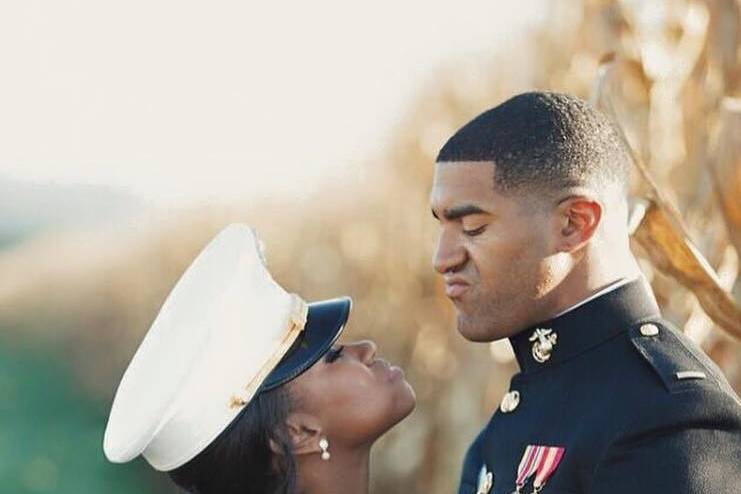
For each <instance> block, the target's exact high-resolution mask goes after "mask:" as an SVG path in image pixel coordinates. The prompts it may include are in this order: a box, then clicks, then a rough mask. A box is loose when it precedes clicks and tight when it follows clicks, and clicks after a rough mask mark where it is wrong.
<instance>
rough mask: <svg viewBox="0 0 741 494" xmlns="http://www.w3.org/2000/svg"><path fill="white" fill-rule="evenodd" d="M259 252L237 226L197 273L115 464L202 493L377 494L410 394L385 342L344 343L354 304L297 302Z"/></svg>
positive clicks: (162, 323) (126, 421) (175, 305)
mask: <svg viewBox="0 0 741 494" xmlns="http://www.w3.org/2000/svg"><path fill="white" fill-rule="evenodd" d="M259 245H260V244H259V240H258V239H257V238H256V237H255V235H254V233H253V232H252V230H251V229H249V228H248V227H246V226H244V225H231V226H229V227H227V228H226V229H225V230H224V231H222V232H221V233H220V234H219V235H218V236H217V237H216V238H215V239H214V240H213V241H212V242H211V243H210V244H209V245H208V246H207V247H206V248H205V249H204V251H203V252H202V253H201V254H200V255H199V256H198V257H197V258H196V260H195V261H194V262H193V264H192V265H191V266H190V267H189V268H188V270H187V271H186V272H185V274H184V275H183V277H182V278H181V279H180V281H179V282H178V284H177V285H176V286H175V288H174V289H173V291H172V293H171V294H170V296H169V297H168V299H167V301H166V302H165V304H164V305H163V307H162V309H161V311H160V313H159V314H158V316H157V318H156V319H155V322H154V323H153V324H152V327H151V328H150V330H149V332H148V333H147V336H146V337H145V338H144V341H143V342H142V344H141V346H140V347H139V349H138V350H137V353H136V355H135V356H134V358H133V359H132V361H131V363H130V364H129V368H128V369H127V370H126V373H125V374H124V377H123V378H122V380H121V384H120V385H119V389H118V391H117V393H116V398H115V399H114V403H113V406H112V409H111V415H110V418H109V422H108V427H107V429H106V437H105V441H104V450H105V453H106V456H107V457H108V458H109V459H110V460H111V461H114V462H124V461H128V460H130V459H132V458H134V457H136V456H138V455H139V454H141V455H143V456H144V457H145V458H146V459H147V460H148V461H149V463H150V464H151V465H152V466H153V467H154V468H156V469H158V470H162V471H167V472H168V473H169V475H170V477H171V478H172V479H173V480H174V482H175V483H176V484H178V485H179V486H181V487H182V488H184V489H185V490H186V491H188V492H192V493H199V494H210V493H220V494H231V493H235V494H236V493H240V494H242V493H255V494H268V493H269V494H274V493H275V494H277V493H281V494H292V493H302V494H327V493H333V492H342V493H349V494H352V493H356V492H357V493H365V492H367V491H368V478H369V469H370V464H369V456H370V449H371V446H372V445H373V443H374V442H375V441H376V440H377V439H378V438H379V437H380V436H381V435H382V434H383V433H384V432H386V431H387V430H389V429H390V428H391V427H393V426H394V425H395V424H396V423H398V422H399V421H400V420H402V419H403V418H404V417H406V416H407V415H408V414H409V413H410V412H411V411H412V409H413V408H414V403H415V399H414V393H413V391H412V388H411V387H410V386H409V384H408V383H407V382H406V381H405V380H404V375H403V372H402V371H401V370H400V369H399V368H398V367H394V366H390V365H389V364H388V363H387V362H385V361H384V360H382V359H379V358H376V345H375V344H374V343H372V342H369V341H362V342H357V343H352V344H346V345H339V344H337V343H336V340H337V338H338V336H339V335H340V333H341V332H342V330H343V328H344V326H345V323H346V321H347V318H348V316H349V312H350V300H349V299H348V298H340V299H334V300H328V301H323V302H318V303H313V304H305V303H304V302H303V301H302V300H301V299H300V298H299V297H297V296H295V295H290V294H288V293H286V292H285V291H284V290H283V289H282V288H281V287H280V286H279V285H278V284H277V283H275V282H274V281H273V280H272V278H271V277H270V274H269V273H268V271H267V269H266V267H265V265H264V260H263V257H262V254H261V250H260V247H259Z"/></svg>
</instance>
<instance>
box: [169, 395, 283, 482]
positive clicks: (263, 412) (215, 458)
mask: <svg viewBox="0 0 741 494" xmlns="http://www.w3.org/2000/svg"><path fill="white" fill-rule="evenodd" d="M290 410H291V399H290V395H289V392H288V389H287V387H286V386H279V387H277V388H275V389H272V390H270V391H266V392H264V393H260V394H259V395H257V396H256V397H255V398H253V399H252V400H251V401H250V403H249V404H247V406H245V407H244V409H243V410H242V412H240V414H239V415H238V416H237V418H235V419H234V420H233V421H232V423H231V424H229V426H228V427H227V428H226V429H225V430H224V431H223V432H222V433H221V434H220V435H219V436H218V437H217V438H216V439H215V440H214V441H213V442H212V443H211V444H210V445H209V446H208V448H206V449H205V450H204V451H202V452H201V453H199V454H198V456H196V457H195V458H193V459H192V460H190V461H189V462H188V463H186V464H184V465H182V466H180V467H178V468H177V469H175V470H172V471H170V472H168V473H169V475H170V478H172V480H173V481H174V482H175V483H176V484H177V485H178V486H180V487H182V488H183V489H185V490H186V491H187V492H190V493H193V494H292V493H293V492H294V491H295V487H296V460H295V458H294V456H293V453H292V448H291V440H290V437H289V435H288V431H287V429H286V425H285V424H286V419H287V418H288V414H289V412H290ZM271 441H272V443H273V446H274V447H275V448H277V449H278V451H280V454H276V453H275V452H274V451H273V448H271Z"/></svg>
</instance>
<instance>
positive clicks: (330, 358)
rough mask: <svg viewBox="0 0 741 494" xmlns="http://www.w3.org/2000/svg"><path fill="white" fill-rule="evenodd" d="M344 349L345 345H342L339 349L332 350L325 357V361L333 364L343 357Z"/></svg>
mask: <svg viewBox="0 0 741 494" xmlns="http://www.w3.org/2000/svg"><path fill="white" fill-rule="evenodd" d="M344 348H345V347H344V345H340V346H338V347H337V348H331V349H330V350H329V351H328V352H327V354H326V355H325V356H324V361H325V362H326V363H328V364H331V363H332V362H334V361H335V360H337V359H338V358H340V356H341V355H342V350H343V349H344Z"/></svg>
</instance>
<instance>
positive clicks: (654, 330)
mask: <svg viewBox="0 0 741 494" xmlns="http://www.w3.org/2000/svg"><path fill="white" fill-rule="evenodd" d="M641 334H642V335H643V336H656V335H657V334H659V327H658V326H656V325H655V324H644V325H643V326H641Z"/></svg>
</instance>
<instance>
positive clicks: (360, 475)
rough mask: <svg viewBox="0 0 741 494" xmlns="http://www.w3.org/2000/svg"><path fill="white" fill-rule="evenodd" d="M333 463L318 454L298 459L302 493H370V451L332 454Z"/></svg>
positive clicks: (364, 449)
mask: <svg viewBox="0 0 741 494" xmlns="http://www.w3.org/2000/svg"><path fill="white" fill-rule="evenodd" d="M331 455H332V456H331V457H330V459H329V460H327V461H324V460H322V459H321V458H320V457H319V455H318V454H316V455H307V456H306V457H303V458H298V459H297V460H298V492H300V493H301V494H368V489H369V487H368V483H369V478H370V448H363V449H360V450H345V451H332V452H331Z"/></svg>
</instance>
